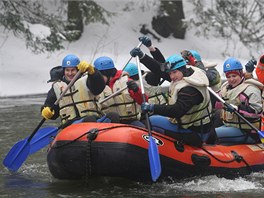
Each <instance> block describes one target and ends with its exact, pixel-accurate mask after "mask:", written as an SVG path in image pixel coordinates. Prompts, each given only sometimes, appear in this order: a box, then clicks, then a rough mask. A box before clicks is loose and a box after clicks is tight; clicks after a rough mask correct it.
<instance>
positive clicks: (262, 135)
mask: <svg viewBox="0 0 264 198" xmlns="http://www.w3.org/2000/svg"><path fill="white" fill-rule="evenodd" d="M258 134H259V138H260V141H261V142H262V143H263V144H264V131H258Z"/></svg>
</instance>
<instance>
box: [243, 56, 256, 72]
mask: <svg viewBox="0 0 264 198" xmlns="http://www.w3.org/2000/svg"><path fill="white" fill-rule="evenodd" d="M256 64H257V61H256V60H254V59H252V60H250V61H248V62H247V64H246V65H245V67H246V71H247V72H249V73H252V72H253V71H254V69H255V65H256Z"/></svg>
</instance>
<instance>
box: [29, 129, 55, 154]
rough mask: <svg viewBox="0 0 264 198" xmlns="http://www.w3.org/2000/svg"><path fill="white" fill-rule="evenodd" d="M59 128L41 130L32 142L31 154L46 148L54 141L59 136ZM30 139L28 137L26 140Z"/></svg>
mask: <svg viewBox="0 0 264 198" xmlns="http://www.w3.org/2000/svg"><path fill="white" fill-rule="evenodd" d="M57 132H58V128H57V127H45V128H42V129H39V130H38V131H37V133H36V134H35V135H34V137H33V138H32V139H31V141H30V152H29V154H33V153H35V152H37V151H39V150H40V149H42V148H44V147H45V146H47V145H49V144H50V142H51V141H52V140H53V137H55V136H56V135H57ZM26 139H28V137H27V138H26Z"/></svg>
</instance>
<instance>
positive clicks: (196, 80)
mask: <svg viewBox="0 0 264 198" xmlns="http://www.w3.org/2000/svg"><path fill="white" fill-rule="evenodd" d="M190 67H191V68H192V69H193V70H194V73H193V74H192V75H191V76H189V77H183V79H182V80H180V81H177V82H173V83H171V85H170V88H169V92H170V94H169V96H170V97H169V104H171V105H172V104H175V103H176V101H177V97H178V92H179V91H180V90H181V89H182V88H183V87H186V86H191V87H194V88H196V89H197V90H198V91H199V92H200V93H201V94H202V96H203V98H204V101H203V102H202V103H200V104H199V105H194V106H193V107H192V108H191V109H190V110H189V111H188V112H187V113H186V114H185V115H183V116H182V117H181V118H180V119H178V120H176V118H170V120H171V122H173V123H177V124H178V125H180V126H181V127H183V128H185V129H187V128H189V127H190V126H202V125H204V124H208V123H210V122H211V117H212V106H211V101H210V94H209V92H208V90H207V86H208V85H209V82H208V78H207V76H206V75H205V73H204V71H203V70H201V69H199V68H196V67H192V66H190Z"/></svg>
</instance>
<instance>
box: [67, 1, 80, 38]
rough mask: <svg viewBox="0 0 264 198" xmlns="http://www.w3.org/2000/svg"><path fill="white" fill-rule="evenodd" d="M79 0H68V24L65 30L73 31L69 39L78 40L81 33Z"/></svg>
mask: <svg viewBox="0 0 264 198" xmlns="http://www.w3.org/2000/svg"><path fill="white" fill-rule="evenodd" d="M80 3H81V1H68V25H67V27H66V29H67V30H71V31H73V32H74V36H71V38H69V40H71V41H73V40H78V39H79V38H80V37H81V35H82V33H83V20H82V12H81V10H80Z"/></svg>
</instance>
